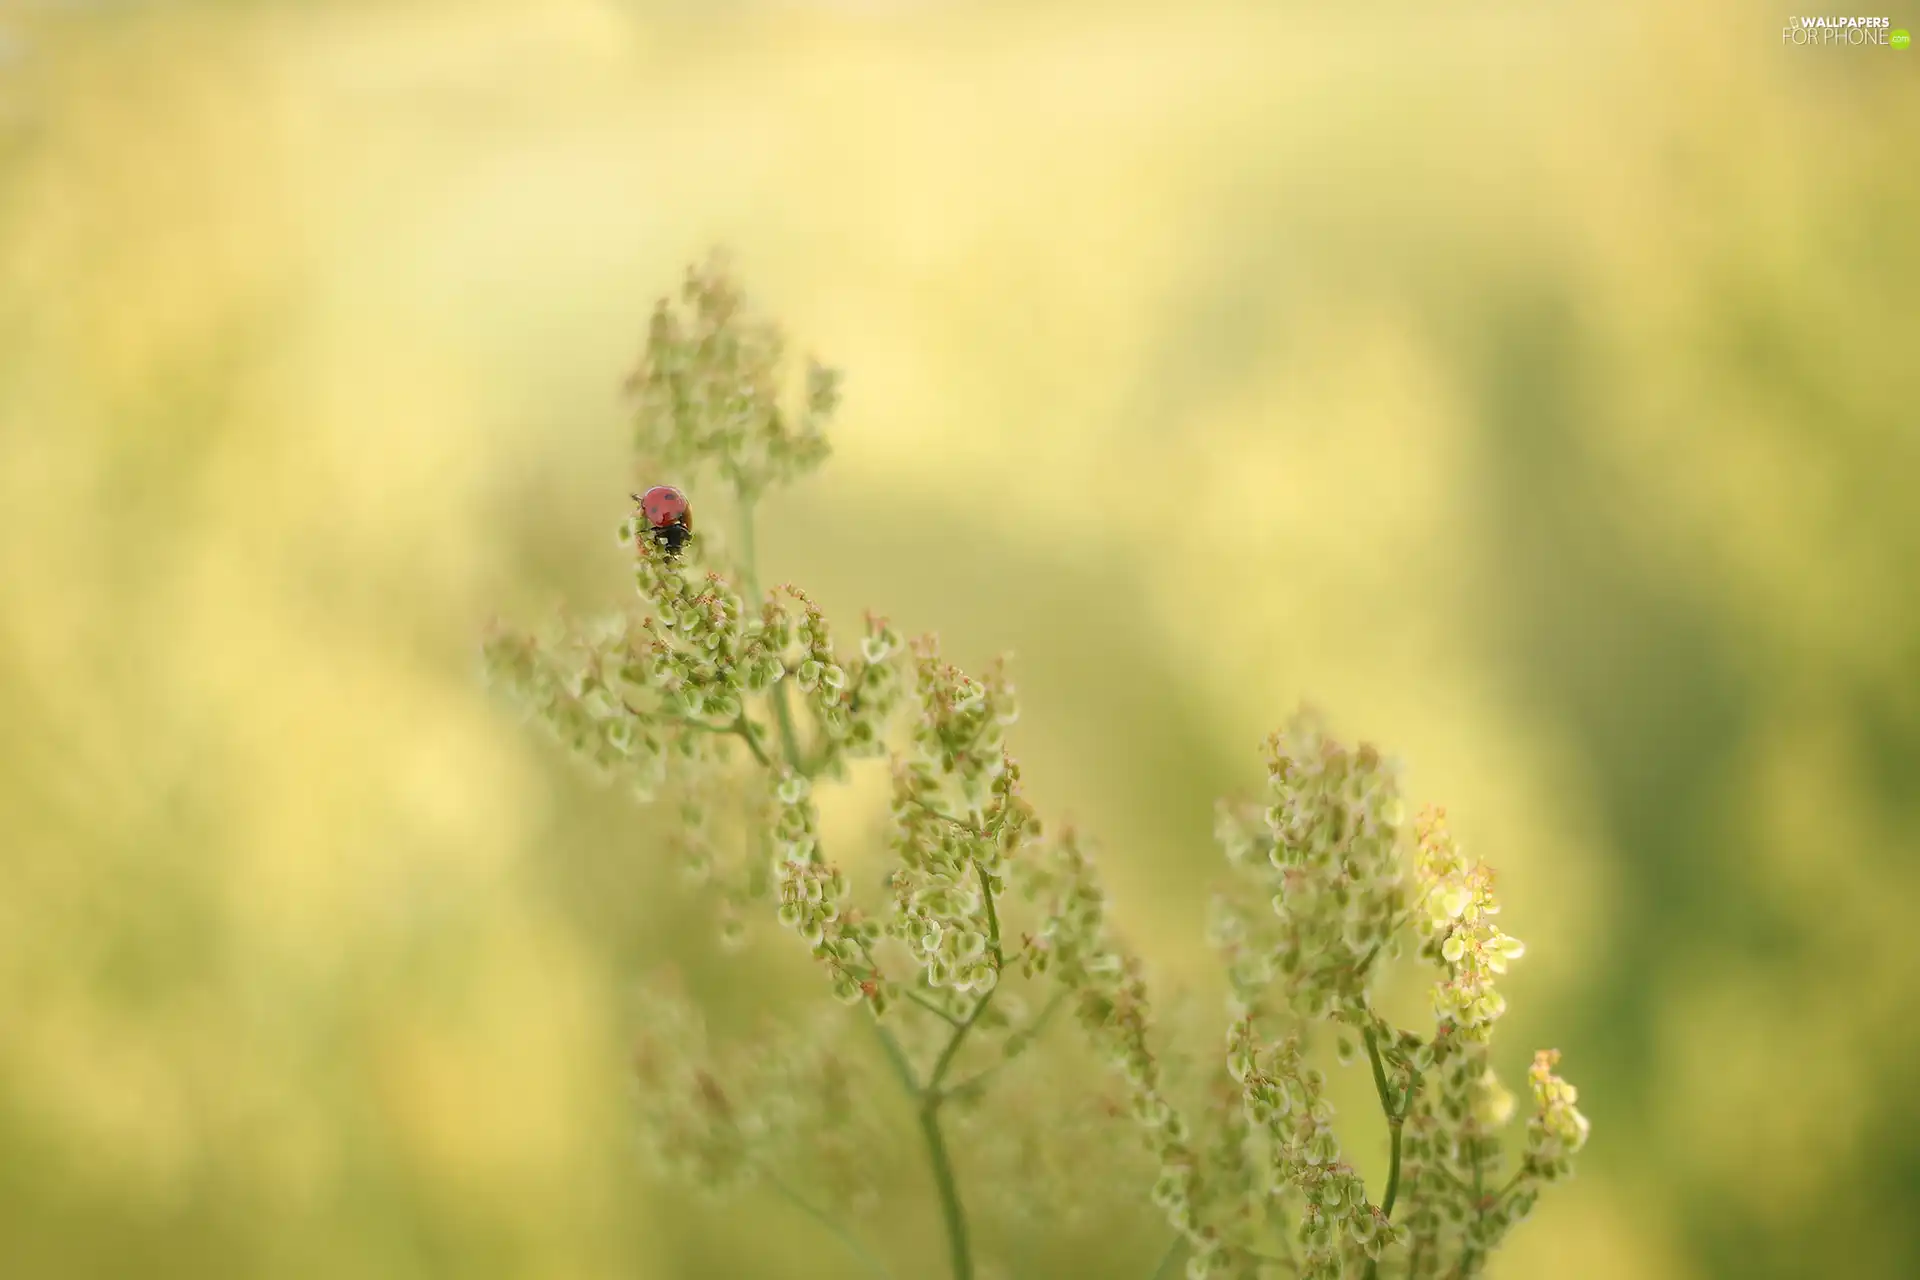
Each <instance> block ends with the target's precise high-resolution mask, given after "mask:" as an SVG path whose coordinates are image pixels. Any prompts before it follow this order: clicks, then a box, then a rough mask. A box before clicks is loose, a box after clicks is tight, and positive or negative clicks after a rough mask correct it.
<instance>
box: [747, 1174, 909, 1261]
mask: <svg viewBox="0 0 1920 1280" xmlns="http://www.w3.org/2000/svg"><path fill="white" fill-rule="evenodd" d="M766 1177H767V1185H768V1186H770V1187H772V1188H773V1189H774V1190H775V1191H777V1192H779V1193H780V1196H781V1198H782V1199H784V1200H786V1202H787V1203H788V1204H791V1205H792V1206H793V1207H794V1208H796V1209H798V1210H799V1211H800V1212H802V1213H804V1214H806V1215H807V1216H808V1217H809V1218H812V1219H813V1220H814V1221H815V1222H817V1223H819V1224H820V1225H821V1226H823V1227H825V1228H826V1229H827V1230H828V1231H829V1232H831V1233H832V1234H833V1237H834V1239H836V1240H838V1241H839V1242H840V1243H841V1244H843V1245H845V1246H846V1247H847V1252H849V1253H851V1254H852V1255H853V1256H854V1257H856V1258H858V1259H859V1260H860V1263H861V1265H862V1266H864V1267H865V1268H866V1269H867V1270H868V1271H869V1272H871V1273H872V1274H873V1275H874V1276H876V1277H878V1280H893V1273H892V1272H890V1271H888V1270H887V1268H886V1266H885V1264H883V1263H882V1262H881V1261H880V1259H878V1258H876V1257H874V1256H873V1255H872V1254H871V1253H869V1252H867V1247H866V1246H865V1245H863V1244H861V1243H860V1241H859V1239H858V1238H857V1237H856V1236H854V1234H853V1233H852V1232H850V1231H848V1230H847V1229H846V1228H845V1227H843V1226H841V1225H840V1224H839V1223H838V1222H837V1221H835V1220H834V1218H833V1217H832V1215H830V1214H828V1213H827V1212H826V1211H825V1210H824V1209H821V1208H819V1207H818V1206H816V1205H814V1204H813V1203H812V1202H811V1201H809V1200H807V1199H806V1198H805V1197H804V1196H802V1195H801V1194H800V1193H799V1192H797V1191H795V1190H794V1189H793V1188H792V1187H790V1186H788V1185H787V1184H786V1183H784V1182H782V1181H781V1180H780V1179H779V1178H777V1177H775V1176H773V1175H772V1174H771V1173H769V1174H767V1175H766Z"/></svg>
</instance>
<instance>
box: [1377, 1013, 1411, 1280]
mask: <svg viewBox="0 0 1920 1280" xmlns="http://www.w3.org/2000/svg"><path fill="white" fill-rule="evenodd" d="M1366 1040H1367V1059H1368V1061H1370V1062H1371V1063H1372V1064H1373V1088H1374V1091H1375V1092H1376V1093H1378V1094H1379V1095H1380V1109H1381V1111H1383V1112H1384V1113H1385V1114H1386V1117H1387V1131H1388V1133H1389V1134H1390V1139H1389V1141H1390V1143H1391V1151H1390V1152H1389V1154H1388V1157H1387V1194H1386V1195H1385V1196H1384V1197H1383V1198H1382V1199H1381V1201H1380V1212H1381V1213H1383V1214H1385V1215H1386V1216H1387V1217H1389V1218H1391V1217H1392V1216H1393V1202H1394V1201H1395V1200H1397V1199H1398V1198H1399V1196H1400V1129H1401V1126H1402V1125H1404V1124H1405V1123H1406V1120H1407V1112H1408V1110H1410V1109H1411V1108H1412V1106H1413V1081H1412V1080H1408V1081H1407V1091H1406V1095H1405V1096H1404V1097H1402V1098H1401V1099H1400V1105H1399V1107H1398V1108H1396V1107H1395V1106H1394V1105H1393V1093H1392V1091H1391V1090H1390V1089H1388V1088H1387V1072H1386V1068H1385V1067H1384V1066H1382V1065H1381V1063H1380V1046H1379V1044H1378V1043H1376V1042H1375V1040H1374V1036H1373V1028H1372V1027H1368V1028H1367V1029H1366ZM1369 1270H1371V1268H1369Z"/></svg>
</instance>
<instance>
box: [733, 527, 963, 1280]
mask: <svg viewBox="0 0 1920 1280" xmlns="http://www.w3.org/2000/svg"><path fill="white" fill-rule="evenodd" d="M740 560H741V576H742V578H743V579H744V580H745V585H746V587H747V591H748V594H749V595H750V596H752V598H753V599H754V601H755V602H756V603H759V602H760V587H759V584H758V580H757V578H756V577H755V564H754V560H755V551H754V544H753V504H752V502H751V501H750V500H749V499H748V496H747V495H746V494H744V493H743V494H742V495H741V504H740ZM771 701H772V703H773V714H774V719H775V720H776V721H777V722H778V723H779V726H780V750H781V754H782V755H783V756H784V758H785V760H786V764H787V767H788V768H790V769H792V770H793V771H794V772H796V773H804V772H805V768H804V764H805V762H804V759H803V757H802V755H801V752H800V737H799V734H798V733H797V732H795V730H794V723H793V711H792V709H791V708H790V707H789V706H788V705H787V682H786V680H785V678H784V677H783V678H782V679H781V680H780V681H779V683H777V684H775V685H774V686H773V691H772V696H771ZM763 758H764V757H763ZM768 765H769V767H771V762H770V761H769V762H768ZM984 883H985V881H984V877H983V880H982V884H983V886H984ZM987 919H988V923H989V926H990V928H991V930H992V938H993V947H994V957H995V959H996V960H998V959H999V953H1000V926H999V922H998V919H997V918H996V917H995V916H994V914H993V894H992V892H991V890H989V891H988V892H987ZM996 989H997V988H996ZM992 998H993V992H991V991H989V992H988V993H987V994H986V995H984V996H982V997H981V998H980V999H979V1000H978V1001H976V1002H975V1003H974V1006H973V1010H972V1012H971V1013H969V1014H968V1015H967V1018H966V1020H965V1021H963V1022H961V1023H960V1024H958V1025H957V1026H955V1027H954V1030H953V1036H952V1038H951V1039H949V1040H948V1041H947V1047H946V1049H945V1051H943V1052H942V1053H941V1055H940V1061H939V1062H938V1063H937V1064H936V1065H935V1067H934V1071H933V1075H932V1076H931V1077H930V1078H929V1079H928V1081H927V1083H926V1084H925V1085H922V1084H920V1083H919V1081H917V1080H916V1079H915V1078H914V1072H913V1064H912V1063H911V1062H909V1061H908V1060H907V1055H906V1051H905V1050H904V1049H902V1048H901V1047H900V1041H899V1040H898V1039H896V1038H895V1037H894V1034H893V1032H892V1031H890V1030H888V1029H887V1028H886V1027H885V1026H883V1025H881V1024H880V1023H879V1022H878V1021H874V1022H873V1024H872V1025H873V1030H874V1033H875V1034H876V1035H877V1036H879V1038H880V1047H881V1048H882V1049H883V1050H885V1051H886V1055H887V1061H888V1063H889V1064H890V1065H891V1066H892V1067H893V1072H894V1075H896V1076H897V1077H899V1080H900V1084H901V1087H902V1088H904V1089H905V1090H906V1091H907V1093H908V1095H909V1096H911V1097H912V1098H914V1099H915V1101H917V1102H918V1103H919V1110H920V1133H921V1136H922V1137H924V1138H925V1139H926V1144H927V1159H928V1161H929V1162H930V1163H931V1164H932V1165H933V1181H934V1185H935V1186H936V1187H937V1188H938V1190H939V1192H940V1215H941V1218H942V1219H943V1220H944V1221H945V1223H946V1229H947V1251H948V1256H949V1258H950V1259H951V1262H952V1266H953V1280H973V1249H972V1246H971V1244H970V1243H969V1241H968V1237H967V1215H966V1210H965V1209H964V1208H962V1206H961V1204H960V1187H959V1184H958V1183H957V1182H956V1181H955V1179H954V1176H953V1161H952V1159H951V1158H950V1157H949V1156H948V1155H947V1142H946V1135H944V1134H943V1133H941V1131H940V1103H941V1100H942V1094H941V1092H940V1081H941V1080H942V1079H944V1078H945V1076H946V1072H947V1069H948V1068H949V1067H951V1066H952V1065H953V1060H954V1057H955V1055H956V1054H958V1053H959V1051H960V1046H961V1044H962V1043H964V1042H965V1040H966V1038H967V1032H968V1031H970V1030H971V1029H972V1027H973V1024H974V1021H975V1020H976V1019H978V1018H979V1016H980V1015H981V1013H983V1012H984V1011H985V1009H986V1007H987V1002H988V1001H989V1000H991V999H992ZM936 1012H938V1011H936ZM942 1016H943V1017H945V1018H946V1020H947V1021H948V1022H952V1020H953V1019H952V1018H951V1016H950V1015H945V1014H944V1013H943V1014H942Z"/></svg>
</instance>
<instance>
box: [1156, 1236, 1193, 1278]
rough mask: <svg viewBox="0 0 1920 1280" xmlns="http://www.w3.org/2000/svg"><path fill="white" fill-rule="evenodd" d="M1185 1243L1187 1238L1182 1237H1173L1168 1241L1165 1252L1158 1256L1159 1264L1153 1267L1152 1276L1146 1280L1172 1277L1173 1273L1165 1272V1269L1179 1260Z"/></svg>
mask: <svg viewBox="0 0 1920 1280" xmlns="http://www.w3.org/2000/svg"><path fill="white" fill-rule="evenodd" d="M1186 1243H1187V1238H1186V1237H1185V1236H1183V1235H1175V1236H1174V1237H1173V1239H1172V1240H1170V1241H1168V1242H1167V1251H1166V1252H1165V1253H1163V1254H1161V1255H1160V1262H1159V1264H1158V1265H1157V1266H1155V1267H1154V1269H1153V1275H1152V1276H1150V1277H1148V1280H1162V1277H1165V1276H1170V1275H1172V1274H1173V1272H1171V1271H1169V1270H1167V1268H1168V1267H1171V1266H1173V1265H1174V1263H1176V1262H1178V1261H1179V1260H1180V1255H1181V1253H1183V1252H1184V1251H1185V1248H1184V1247H1185V1245H1186Z"/></svg>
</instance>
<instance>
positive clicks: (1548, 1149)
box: [1525, 1049, 1592, 1182]
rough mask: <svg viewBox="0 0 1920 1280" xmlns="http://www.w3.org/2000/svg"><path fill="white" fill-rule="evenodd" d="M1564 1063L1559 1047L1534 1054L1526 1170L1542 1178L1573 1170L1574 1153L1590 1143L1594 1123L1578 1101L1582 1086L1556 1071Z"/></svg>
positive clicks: (1529, 1075) (1554, 1179) (1555, 1179)
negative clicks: (1575, 1086) (1588, 1136)
mask: <svg viewBox="0 0 1920 1280" xmlns="http://www.w3.org/2000/svg"><path fill="white" fill-rule="evenodd" d="M1559 1065H1560V1051H1559V1050H1558V1049H1542V1050H1540V1051H1539V1052H1538V1053H1536V1054H1534V1055H1533V1065H1532V1066H1531V1067H1530V1068H1528V1070H1527V1083H1528V1084H1529V1085H1530V1086H1531V1087H1532V1090H1533V1108H1534V1110H1533V1115H1532V1116H1531V1117H1529V1118H1528V1120H1527V1153H1526V1164H1525V1170H1526V1173H1527V1174H1528V1175H1529V1176H1532V1177H1534V1178H1538V1179H1539V1180H1540V1181H1542V1182H1558V1181H1559V1180H1560V1179H1562V1178H1565V1177H1568V1176H1569V1175H1570V1174H1572V1172H1573V1157H1574V1155H1575V1154H1576V1153H1577V1152H1578V1151H1579V1150H1580V1148H1582V1147H1584V1146H1586V1145H1587V1134H1588V1132H1589V1131H1590V1130H1591V1128H1592V1126H1591V1125H1589V1124H1588V1122H1587V1118H1586V1117H1585V1116H1583V1115H1581V1114H1580V1109H1579V1108H1578V1107H1576V1106H1575V1105H1574V1103H1576V1102H1577V1101H1579V1099H1580V1093H1579V1090H1577V1089H1575V1088H1574V1087H1573V1086H1572V1085H1570V1084H1568V1083H1567V1082H1566V1081H1565V1080H1562V1079H1561V1078H1560V1077H1559V1076H1557V1075H1555V1074H1554V1073H1553V1069H1554V1068H1555V1067H1557V1066H1559Z"/></svg>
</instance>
